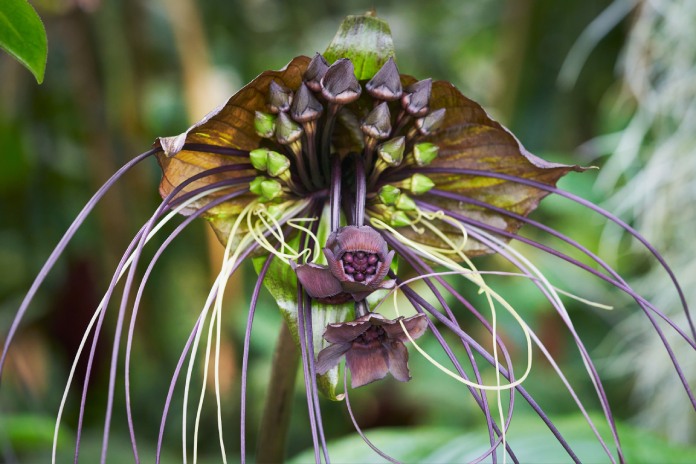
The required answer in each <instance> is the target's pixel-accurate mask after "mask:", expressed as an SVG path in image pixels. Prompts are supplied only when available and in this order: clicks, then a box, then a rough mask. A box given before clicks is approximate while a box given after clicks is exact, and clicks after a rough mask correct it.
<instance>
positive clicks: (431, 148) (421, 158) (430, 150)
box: [413, 142, 440, 166]
mask: <svg viewBox="0 0 696 464" xmlns="http://www.w3.org/2000/svg"><path fill="white" fill-rule="evenodd" d="M439 150H440V148H439V147H438V146H437V145H435V144H434V143H427V142H426V143H417V144H415V145H414V146H413V157H414V158H415V159H416V163H417V164H418V166H425V165H427V164H430V163H431V162H432V161H433V160H434V159H435V158H436V157H437V153H438V151H439Z"/></svg>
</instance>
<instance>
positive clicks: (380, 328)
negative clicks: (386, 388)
mask: <svg viewBox="0 0 696 464" xmlns="http://www.w3.org/2000/svg"><path fill="white" fill-rule="evenodd" d="M400 321H401V322H403V324H404V327H405V328H406V331H407V332H408V334H409V335H410V336H411V338H412V339H414V340H415V339H417V338H418V337H420V336H421V335H423V333H425V330H426V328H427V327H428V319H427V318H426V317H425V315H423V314H418V315H416V316H413V317H409V318H406V319H404V318H403V317H400V318H398V319H396V320H391V319H387V318H385V317H384V316H382V315H380V314H377V313H370V314H367V315H365V316H362V317H360V318H358V319H356V320H354V321H351V322H344V323H341V324H329V325H328V327H327V328H326V331H325V332H324V338H325V339H326V340H327V341H328V342H330V343H331V345H329V346H328V347H326V348H324V349H323V350H321V351H320V352H319V355H318V357H317V366H316V368H317V373H319V374H324V373H326V372H328V371H329V370H330V369H332V368H333V367H334V366H336V365H337V364H338V362H339V361H340V360H341V358H342V357H343V356H345V357H346V365H347V366H348V369H349V370H350V373H351V386H352V387H353V388H357V387H361V386H363V385H366V384H368V383H370V382H374V381H375V380H379V379H382V378H384V377H385V376H386V375H387V373H391V374H392V376H394V378H395V379H397V380H399V381H401V382H407V381H409V380H410V379H411V376H410V373H409V370H408V350H407V349H406V346H405V345H404V342H406V341H408V336H407V335H406V333H405V332H404V329H403V328H402V326H401V323H400Z"/></svg>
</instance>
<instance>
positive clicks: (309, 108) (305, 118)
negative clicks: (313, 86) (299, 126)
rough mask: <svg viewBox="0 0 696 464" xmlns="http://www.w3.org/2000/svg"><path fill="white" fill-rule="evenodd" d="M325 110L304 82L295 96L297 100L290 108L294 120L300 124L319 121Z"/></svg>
mask: <svg viewBox="0 0 696 464" xmlns="http://www.w3.org/2000/svg"><path fill="white" fill-rule="evenodd" d="M323 111H324V108H323V107H322V106H321V103H319V100H317V99H316V98H315V97H314V95H312V92H311V91H310V90H309V88H308V87H307V85H306V84H305V83H304V82H303V83H302V84H300V88H299V89H298V90H297V93H296V94H295V98H294V100H293V102H292V106H291V108H290V114H291V115H292V118H293V119H294V120H295V121H297V122H300V123H303V122H309V121H314V120H315V119H319V117H320V116H321V113H322V112H323Z"/></svg>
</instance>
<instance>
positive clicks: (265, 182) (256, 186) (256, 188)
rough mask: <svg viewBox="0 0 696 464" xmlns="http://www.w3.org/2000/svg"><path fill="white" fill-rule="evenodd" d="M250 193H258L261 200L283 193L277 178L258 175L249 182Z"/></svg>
mask: <svg viewBox="0 0 696 464" xmlns="http://www.w3.org/2000/svg"><path fill="white" fill-rule="evenodd" d="M249 190H250V191H251V193H253V194H255V195H258V196H259V200H261V201H270V200H273V199H274V198H276V197H277V196H279V195H280V194H281V193H283V187H282V185H280V182H278V181H277V180H273V179H269V178H267V177H264V176H258V177H257V178H255V179H254V180H252V181H251V182H250V183H249Z"/></svg>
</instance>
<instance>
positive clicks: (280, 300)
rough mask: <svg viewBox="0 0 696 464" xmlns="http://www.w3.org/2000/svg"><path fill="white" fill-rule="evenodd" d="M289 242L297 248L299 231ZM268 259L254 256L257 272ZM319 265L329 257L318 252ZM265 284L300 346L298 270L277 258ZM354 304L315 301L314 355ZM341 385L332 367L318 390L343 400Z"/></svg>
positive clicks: (324, 223) (322, 238)
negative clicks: (328, 331) (331, 326)
mask: <svg viewBox="0 0 696 464" xmlns="http://www.w3.org/2000/svg"><path fill="white" fill-rule="evenodd" d="M329 223H330V221H329V209H328V207H327V208H325V209H324V212H323V213H322V217H321V222H320V223H319V230H318V231H317V238H318V239H319V243H321V244H324V243H326V239H327V238H328V236H329V232H330V231H329ZM288 244H289V245H290V246H292V247H293V248H295V249H297V248H298V245H299V234H297V235H296V236H295V237H294V238H293V239H292V240H289V241H288ZM265 261H266V257H265V256H262V257H258V258H255V259H254V267H255V268H256V272H258V271H259V270H260V269H261V267H262V266H263V263H264V262H265ZM315 262H316V263H317V264H326V258H324V254H323V253H320V254H319V259H317V261H315ZM263 283H264V285H265V286H266V288H267V289H268V291H269V292H270V293H271V295H272V296H273V298H274V299H275V300H276V303H277V304H278V308H279V309H280V312H281V313H282V314H283V317H284V318H285V321H286V323H287V324H288V327H289V328H290V333H292V336H293V338H294V339H295V343H297V344H298V346H299V334H298V321H297V277H296V275H295V271H293V270H292V268H291V267H290V266H288V265H286V264H284V263H283V262H282V261H280V260H279V259H274V260H273V262H272V263H271V265H270V266H269V268H268V273H267V274H266V278H265V279H264V282H263ZM353 307H354V305H353V303H346V304H342V305H326V304H321V303H317V302H316V301H315V302H312V329H313V333H312V338H313V341H314V351H315V352H314V356H315V358H316V354H317V353H318V352H319V351H321V350H322V349H323V348H325V347H327V346H328V345H329V343H328V342H327V341H326V340H324V338H323V335H324V329H325V328H326V326H327V325H328V324H333V323H336V322H343V321H345V320H346V319H348V318H349V315H351V314H352V313H353ZM337 385H338V367H335V368H333V369H332V370H330V371H329V372H327V373H326V374H324V375H320V376H318V377H317V386H318V387H319V391H321V393H322V394H323V395H324V396H325V397H326V398H328V399H330V400H334V401H340V400H341V399H342V398H343V397H342V395H337V394H336V387H337Z"/></svg>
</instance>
